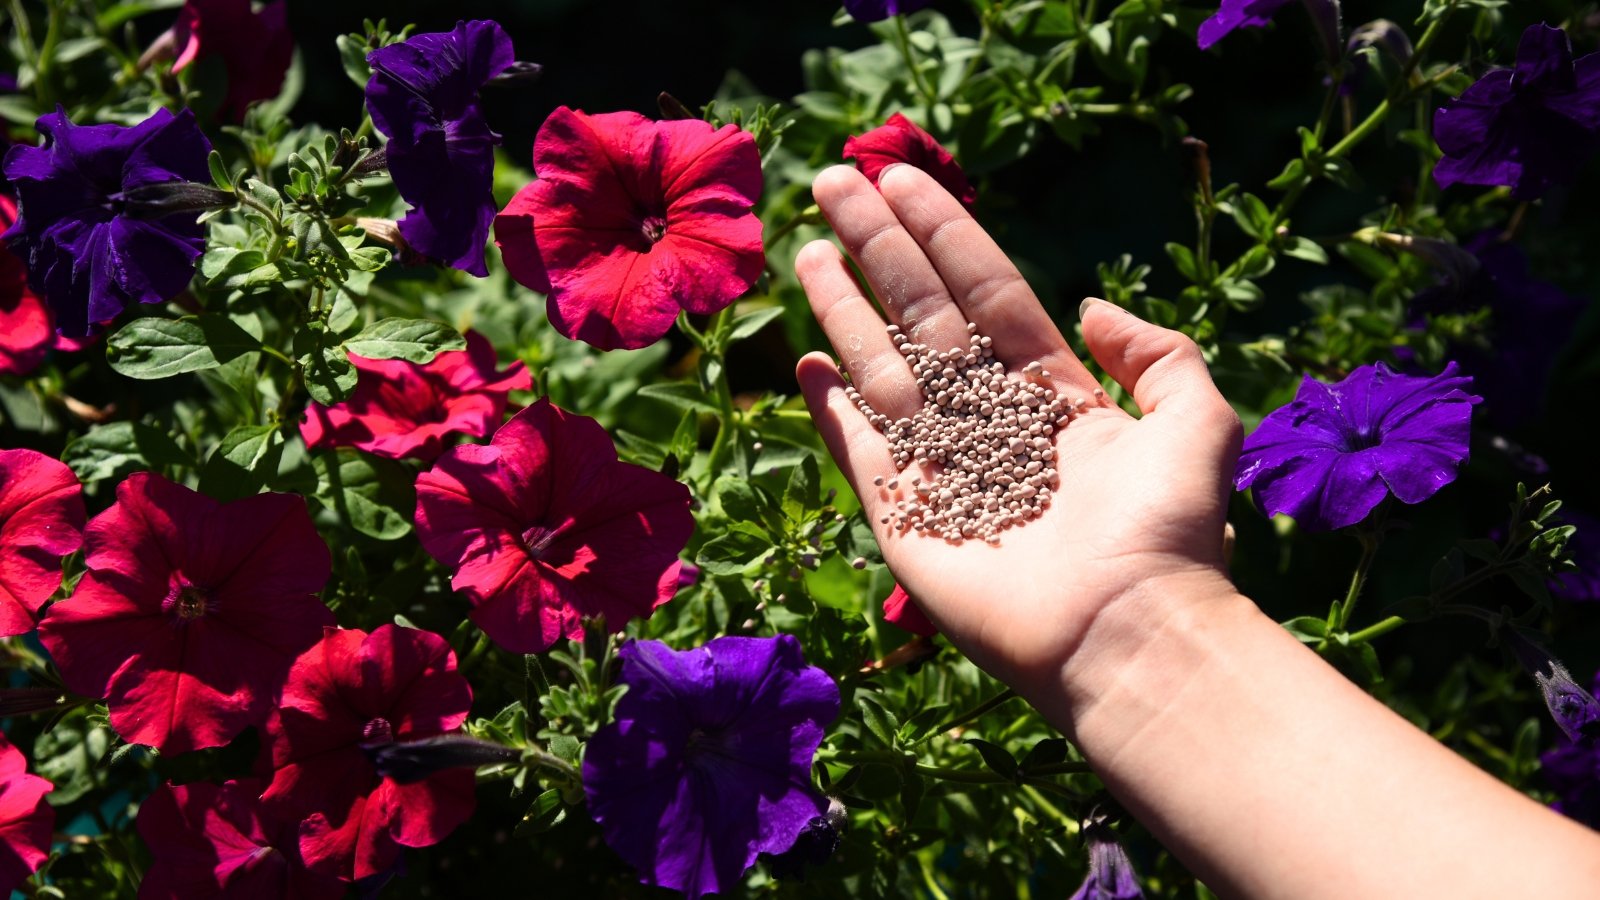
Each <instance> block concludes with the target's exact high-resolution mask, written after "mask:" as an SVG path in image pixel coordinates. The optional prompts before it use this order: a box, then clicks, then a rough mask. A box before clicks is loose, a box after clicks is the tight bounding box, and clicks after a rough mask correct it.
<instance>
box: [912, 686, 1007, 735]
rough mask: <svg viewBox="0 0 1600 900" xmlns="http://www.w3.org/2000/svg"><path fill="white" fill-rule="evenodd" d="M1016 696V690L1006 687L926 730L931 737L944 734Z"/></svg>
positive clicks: (974, 719)
mask: <svg viewBox="0 0 1600 900" xmlns="http://www.w3.org/2000/svg"><path fill="white" fill-rule="evenodd" d="M1016 696H1017V692H1016V691H1014V690H1012V689H1011V688H1006V689H1005V690H1003V691H1001V692H1000V693H998V694H995V695H994V696H993V697H990V698H989V699H987V700H985V701H983V702H982V703H979V704H978V705H977V706H974V707H972V708H971V709H969V710H967V711H966V712H963V713H960V714H958V715H957V716H956V717H955V718H953V719H951V720H950V721H948V722H945V723H944V724H943V725H940V726H939V727H938V728H935V729H934V730H932V731H930V732H928V734H929V736H930V737H931V736H932V735H935V734H945V733H946V732H949V731H951V730H952V729H956V728H960V727H961V726H963V725H966V724H967V723H969V722H973V721H976V720H977V719H978V718H980V717H981V716H982V715H983V714H984V713H987V712H988V711H990V710H992V709H995V708H996V707H999V706H1000V705H1001V704H1004V703H1005V702H1006V701H1008V700H1011V699H1013V698H1015V697H1016Z"/></svg>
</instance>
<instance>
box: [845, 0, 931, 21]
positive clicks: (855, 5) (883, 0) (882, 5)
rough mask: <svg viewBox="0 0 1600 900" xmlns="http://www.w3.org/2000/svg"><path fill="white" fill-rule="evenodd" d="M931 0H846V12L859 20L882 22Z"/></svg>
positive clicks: (913, 10) (909, 11)
mask: <svg viewBox="0 0 1600 900" xmlns="http://www.w3.org/2000/svg"><path fill="white" fill-rule="evenodd" d="M929 2H931V0H844V8H845V12H848V13H849V14H850V18H852V19H855V20H856V21H857V22H881V21H883V20H884V19H887V18H889V17H891V16H903V15H905V14H907V13H914V12H916V11H917V10H919V9H922V8H923V7H924V6H927V5H928V3H929Z"/></svg>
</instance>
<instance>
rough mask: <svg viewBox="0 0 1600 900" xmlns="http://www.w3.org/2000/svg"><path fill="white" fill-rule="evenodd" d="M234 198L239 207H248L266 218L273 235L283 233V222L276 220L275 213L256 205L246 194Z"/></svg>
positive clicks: (236, 195) (253, 199)
mask: <svg viewBox="0 0 1600 900" xmlns="http://www.w3.org/2000/svg"><path fill="white" fill-rule="evenodd" d="M234 196H235V197H237V198H238V199H239V205H240V206H248V207H250V208H251V209H253V210H255V211H256V212H259V213H261V214H262V215H263V216H266V217H267V221H269V222H271V223H272V232H273V234H279V235H281V234H283V233H284V231H283V220H282V219H280V218H278V214H277V213H275V212H273V211H272V210H270V209H268V208H267V207H265V206H262V205H261V204H260V203H257V202H256V201H255V198H254V197H251V196H248V195H246V194H235V195H234Z"/></svg>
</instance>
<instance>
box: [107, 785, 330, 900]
mask: <svg viewBox="0 0 1600 900" xmlns="http://www.w3.org/2000/svg"><path fill="white" fill-rule="evenodd" d="M260 794H261V784H260V783H259V782H257V781H255V780H254V779H249V780H246V781H229V782H226V783H224V784H221V785H216V784H210V783H208V782H204V781H196V782H193V783H191V784H171V783H168V784H163V785H161V786H160V787H158V788H156V789H155V791H154V792H153V793H152V794H151V795H150V796H149V797H147V798H145V801H144V803H142V804H140V806H139V819H138V823H137V824H138V829H139V837H141V838H143V839H144V842H145V844H146V846H148V847H149V848H150V854H151V856H153V857H154V862H153V863H152V864H151V866H150V868H149V870H148V871H146V872H145V876H144V880H143V881H141V882H140V883H139V900H212V898H217V900H222V898H234V897H247V898H260V900H337V898H340V897H343V896H344V895H345V891H346V887H347V886H346V885H345V883H344V882H342V881H340V880H338V879H337V878H333V877H331V876H328V875H320V874H318V873H316V872H312V871H310V870H309V869H307V868H306V867H305V864H304V863H302V862H301V861H300V828H299V825H300V823H299V821H298V820H295V819H289V820H285V821H279V820H276V819H274V818H272V817H271V816H270V815H267V814H266V813H265V812H264V811H263V810H262V808H261V799H260Z"/></svg>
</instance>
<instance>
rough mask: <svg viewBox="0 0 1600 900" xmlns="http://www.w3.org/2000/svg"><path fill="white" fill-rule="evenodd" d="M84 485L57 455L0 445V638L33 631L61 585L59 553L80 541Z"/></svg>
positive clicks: (73, 547) (81, 540) (81, 537)
mask: <svg viewBox="0 0 1600 900" xmlns="http://www.w3.org/2000/svg"><path fill="white" fill-rule="evenodd" d="M84 518H85V516H84V511H83V487H82V485H80V484H78V476H76V475H74V474H72V470H71V469H69V468H67V467H66V466H65V465H64V464H62V463H61V461H60V460H57V459H54V458H52V457H49V456H45V455H44V454H43V453H39V452H37V451H34V450H0V637H9V636H11V635H14V634H27V633H28V632H30V631H32V630H33V626H34V616H36V615H37V614H38V612H39V607H40V606H42V605H43V604H44V602H45V601H46V600H48V599H50V595H51V594H54V593H55V592H56V588H58V587H60V586H61V557H63V556H66V555H67V554H69V553H73V552H75V551H77V549H78V548H79V547H81V546H83V522H84Z"/></svg>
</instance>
